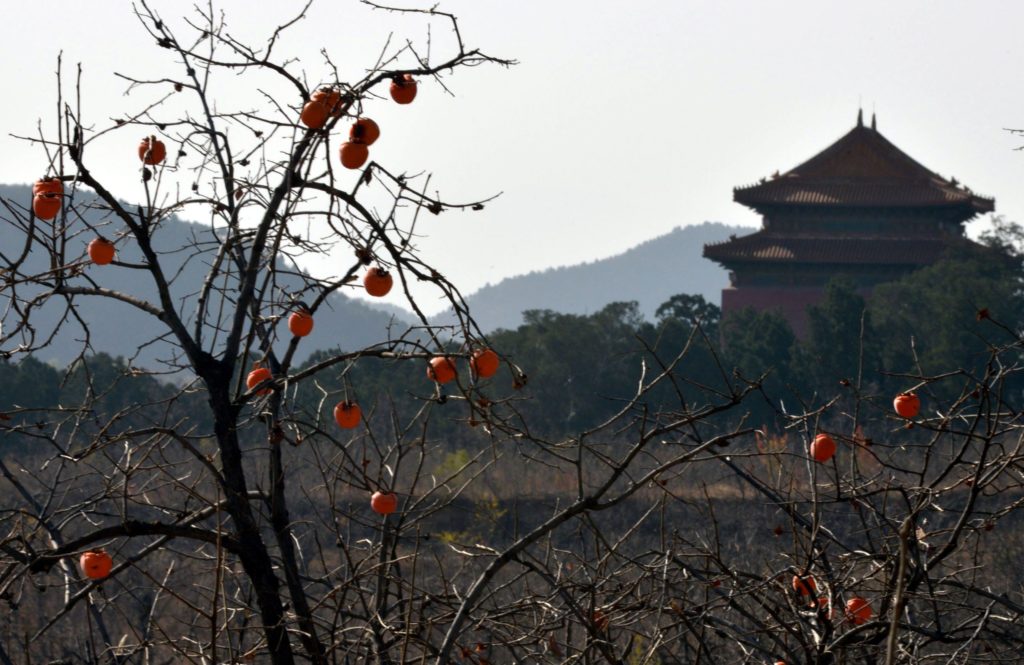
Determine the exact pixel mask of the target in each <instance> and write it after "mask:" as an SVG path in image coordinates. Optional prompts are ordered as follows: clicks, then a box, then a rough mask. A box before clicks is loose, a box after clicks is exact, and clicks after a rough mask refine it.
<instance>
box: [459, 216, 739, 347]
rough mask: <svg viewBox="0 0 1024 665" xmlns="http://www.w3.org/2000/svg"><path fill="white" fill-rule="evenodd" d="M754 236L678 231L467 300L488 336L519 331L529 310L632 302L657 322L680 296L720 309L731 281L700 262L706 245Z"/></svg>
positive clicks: (723, 229)
mask: <svg viewBox="0 0 1024 665" xmlns="http://www.w3.org/2000/svg"><path fill="white" fill-rule="evenodd" d="M752 231H753V229H751V228H748V227H740V226H726V225H724V224H719V223H717V222H705V223H703V224H700V225H697V226H685V227H676V228H675V229H673V230H672V231H671V232H670V233H667V234H665V235H663V236H659V237H657V238H654V239H653V240H648V241H647V242H645V243H642V244H640V245H637V246H636V247H634V248H632V249H630V250H627V251H625V252H623V253H622V254H619V255H617V256H612V257H609V258H607V259H601V260H599V261H593V262H591V263H583V264H579V265H574V266H568V267H562V268H553V269H550V270H544V271H542V272H531V273H529V274H526V275H520V276H518V277H510V278H508V279H504V280H502V281H501V282H498V283H497V284H494V285H489V286H485V287H484V288H482V289H480V290H479V291H476V292H474V293H472V294H471V295H469V296H468V297H467V299H466V300H467V302H468V303H469V308H470V311H471V312H472V313H473V317H474V318H475V319H476V320H477V323H478V324H479V325H480V327H481V328H482V329H483V330H485V331H491V330H495V329H497V328H510V329H511V328H516V327H518V326H519V325H520V324H521V323H522V313H523V312H524V311H526V310H529V309H550V310H554V311H557V312H563V313H566V314H588V313H593V312H596V311H598V310H600V309H601V308H603V307H604V306H605V305H607V304H608V303H610V302H616V301H628V300H636V301H637V302H638V303H639V304H640V311H641V312H642V313H643V314H644V316H646V317H647V318H648V319H651V320H653V318H654V311H655V310H656V309H657V308H658V305H660V304H662V303H663V302H665V301H666V300H668V299H669V297H671V296H673V295H676V294H678V293H689V294H694V295H702V296H704V298H705V299H706V300H707V301H708V302H713V303H715V304H719V303H720V301H721V291H722V288H723V287H725V286H727V285H728V283H729V279H728V275H727V274H726V271H725V270H723V269H722V268H721V267H720V266H719V265H718V264H716V263H712V262H711V261H708V260H707V259H705V258H703V257H701V252H702V251H703V248H704V244H705V243H711V242H718V241H721V240H726V239H727V238H728V237H729V236H730V235H731V234H736V235H745V234H747V233H750V232H752Z"/></svg>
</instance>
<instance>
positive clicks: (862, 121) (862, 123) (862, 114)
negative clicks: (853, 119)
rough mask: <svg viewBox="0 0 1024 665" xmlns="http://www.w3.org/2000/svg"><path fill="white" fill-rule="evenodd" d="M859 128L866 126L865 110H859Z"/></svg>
mask: <svg viewBox="0 0 1024 665" xmlns="http://www.w3.org/2000/svg"><path fill="white" fill-rule="evenodd" d="M857 126H858V127H863V126H864V109H857Z"/></svg>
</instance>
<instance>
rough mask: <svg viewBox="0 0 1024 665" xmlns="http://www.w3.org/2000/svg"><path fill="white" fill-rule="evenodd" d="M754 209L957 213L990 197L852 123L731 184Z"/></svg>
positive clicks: (983, 207)
mask: <svg viewBox="0 0 1024 665" xmlns="http://www.w3.org/2000/svg"><path fill="white" fill-rule="evenodd" d="M733 198H734V199H735V200H736V201H737V202H739V203H742V204H744V205H747V206H750V207H751V208H754V209H760V208H762V207H765V206H769V207H772V206H780V205H785V206H851V207H886V208H888V207H961V208H963V218H964V219H968V218H970V217H973V216H974V215H975V214H977V213H979V212H991V211H992V210H993V209H994V208H995V202H994V201H993V200H992V199H990V198H985V197H982V196H978V195H976V194H974V193H973V192H971V190H969V189H967V188H965V187H961V186H959V185H958V183H957V182H956V181H955V180H946V179H945V178H943V177H941V176H939V175H938V174H936V173H933V172H932V171H929V170H928V169H927V168H925V167H924V166H922V165H921V164H919V163H918V162H916V161H914V160H913V159H912V158H911V157H909V156H908V155H907V154H906V153H904V152H903V151H902V150H900V149H899V148H897V147H896V146H895V145H893V144H892V143H891V142H890V141H889V140H888V139H886V138H885V137H884V136H882V135H881V134H880V133H879V132H878V131H877V130H875V129H874V128H869V127H864V126H863V125H859V124H858V125H857V126H856V127H854V128H853V129H852V130H850V131H849V132H848V133H847V134H846V135H845V136H843V137H842V138H840V139H839V140H838V141H836V142H835V143H833V144H832V145H830V146H829V147H827V148H825V149H824V150H822V151H821V152H820V153H818V154H817V155H815V156H814V157H812V158H811V159H809V160H807V161H806V162H804V163H803V164H800V165H799V166H797V167H796V168H794V169H792V170H790V171H787V172H786V173H784V174H782V175H779V176H776V177H774V178H773V179H771V180H764V181H762V182H760V183H758V184H755V185H750V186H747V187H738V188H736V189H734V190H733Z"/></svg>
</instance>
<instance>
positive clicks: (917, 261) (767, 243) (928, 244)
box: [704, 231, 977, 266]
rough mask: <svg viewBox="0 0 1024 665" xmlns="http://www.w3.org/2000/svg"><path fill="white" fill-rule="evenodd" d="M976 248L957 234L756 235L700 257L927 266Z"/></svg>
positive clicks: (730, 260) (734, 260)
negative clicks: (961, 250) (958, 250)
mask: <svg viewBox="0 0 1024 665" xmlns="http://www.w3.org/2000/svg"><path fill="white" fill-rule="evenodd" d="M961 246H963V247H967V246H970V247H976V246H977V245H976V244H975V243H974V242H972V241H970V240H968V239H967V238H964V237H963V236H960V235H949V234H943V235H938V236H934V237H927V236H926V237H922V236H912V237H910V236H908V237H898V236H897V237H894V236H891V235H877V236H876V235H863V234H857V235H845V236H844V235H834V234H831V235H810V234H799V235H794V234H783V233H775V232H771V231H757V232H755V233H751V234H750V235H746V236H741V237H738V238H735V237H734V238H731V239H730V240H726V241H723V242H719V243H714V244H710V245H705V246H704V256H705V257H706V258H708V259H711V260H712V261H717V262H719V263H722V264H736V263H746V262H756V263H759V264H762V265H763V264H768V263H778V264H793V263H811V264H832V265H836V266H840V265H906V266H926V265H931V264H932V263H935V262H936V261H938V260H939V259H940V258H942V256H943V254H944V253H945V252H946V251H947V250H949V249H952V248H956V247H961Z"/></svg>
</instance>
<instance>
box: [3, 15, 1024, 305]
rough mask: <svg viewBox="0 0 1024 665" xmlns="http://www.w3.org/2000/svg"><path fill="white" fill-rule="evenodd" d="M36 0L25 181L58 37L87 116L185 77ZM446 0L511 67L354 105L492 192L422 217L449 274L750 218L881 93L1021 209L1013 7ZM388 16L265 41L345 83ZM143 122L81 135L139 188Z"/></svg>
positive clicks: (12, 99)
mask: <svg viewBox="0 0 1024 665" xmlns="http://www.w3.org/2000/svg"><path fill="white" fill-rule="evenodd" d="M301 4H302V3H299V2H289V1H285V0H281V1H278V2H275V3H263V2H256V3H254V2H252V1H251V0H249V1H248V2H243V1H242V0H231V1H227V2H218V3H217V5H216V6H217V7H219V8H220V9H222V10H223V12H224V14H225V16H226V18H227V22H228V25H229V28H230V31H231V32H232V33H233V34H234V35H236V36H237V37H239V38H241V39H242V40H249V41H251V42H254V43H255V42H259V41H261V40H263V39H264V38H265V37H266V36H267V35H268V34H269V31H270V30H272V28H273V27H274V26H276V25H277V23H278V22H280V21H282V20H284V19H286V18H290V17H291V16H292V15H293V14H294V13H295V11H296V10H297V8H299V7H301ZM431 4H433V2H420V3H416V2H414V1H411V2H410V4H409V5H407V6H421V7H425V6H430V5H431ZM151 5H152V6H153V7H155V8H157V10H158V11H159V12H160V13H161V14H162V15H163V17H164V18H165V19H166V20H168V21H169V23H170V24H171V25H172V26H175V29H176V30H178V31H179V32H184V30H183V29H182V28H180V16H181V14H182V12H183V11H186V10H188V8H190V7H191V6H192V3H191V2H184V1H180V0H159V1H156V0H155V1H154V2H153V3H151ZM46 6H47V10H46V13H45V16H46V18H45V19H41V18H40V14H39V10H38V9H35V8H33V7H32V6H31V5H30V4H29V3H11V2H5V3H4V10H5V15H4V22H3V24H2V25H0V56H2V58H3V62H4V63H5V67H4V70H3V76H4V87H5V89H6V95H5V97H6V103H5V104H4V105H3V106H2V107H0V119H2V123H3V126H4V127H5V128H6V132H5V135H4V136H3V137H0V155H3V157H2V159H0V182H8V183H13V182H29V181H31V180H34V179H35V178H36V177H38V175H40V174H41V173H42V171H43V169H44V168H45V159H44V156H43V154H42V152H41V150H40V149H39V148H38V147H37V146H32V145H28V144H26V143H25V142H21V141H17V140H15V139H13V138H11V136H10V134H21V135H31V134H33V133H36V132H37V122H38V121H39V120H40V119H42V120H43V128H44V129H45V130H46V131H50V130H51V129H52V127H53V115H54V113H53V111H54V108H55V104H56V88H55V85H54V81H55V78H54V75H53V72H54V70H55V64H56V56H57V53H58V51H59V50H61V49H63V51H64V62H65V68H66V69H68V70H70V69H71V68H73V66H74V65H75V64H76V63H79V62H80V63H82V66H83V75H82V80H83V96H82V101H83V107H84V110H85V117H86V119H87V120H88V121H90V122H92V123H94V126H95V127H97V128H98V127H104V128H105V127H108V126H109V125H110V120H111V118H114V117H118V116H121V115H123V114H124V113H125V112H127V111H129V110H133V109H138V108H140V107H141V106H143V105H145V104H146V103H148V102H150V101H153V100H155V99H157V98H158V97H159V94H157V92H156V91H155V90H152V89H148V90H140V91H136V92H133V93H132V94H130V95H128V96H126V95H125V91H126V87H127V86H126V84H125V82H124V81H123V80H120V79H118V78H116V77H115V76H114V72H115V71H116V72H121V73H125V74H130V75H135V76H139V77H145V78H159V77H160V76H164V75H168V76H175V77H179V78H180V72H179V68H178V66H176V65H175V63H174V62H173V59H172V58H171V53H170V52H169V51H167V50H163V49H160V48H158V47H156V46H155V44H154V43H153V40H152V39H151V38H150V37H149V36H148V35H147V34H146V33H145V32H144V31H143V30H142V29H141V28H140V26H139V25H138V22H137V21H136V19H135V18H134V16H133V14H132V9H131V5H130V3H128V2H115V1H112V0H103V1H102V2H100V1H97V2H79V1H71V0H51V2H49V3H47V5H46ZM440 7H441V9H446V10H448V11H451V12H453V13H455V14H456V15H458V16H459V18H460V20H461V28H462V32H463V36H464V39H465V41H466V42H467V44H468V45H469V46H478V47H480V48H482V49H484V50H485V51H487V52H488V53H490V54H493V55H496V56H500V57H506V58H514V59H516V60H518V61H519V62H520V64H519V65H517V66H515V67H513V68H511V69H503V68H500V67H496V66H484V67H480V68H478V69H474V70H461V71H457V72H456V73H455V75H454V76H452V77H449V78H448V79H447V80H446V82H447V84H448V85H449V87H450V89H451V92H452V93H454V96H449V95H447V94H446V93H445V92H444V91H443V90H442V89H441V88H440V87H439V86H437V85H435V84H432V83H430V82H424V83H423V85H421V87H420V94H419V96H418V97H417V99H416V101H415V102H414V103H413V104H412V105H410V106H408V107H399V106H397V105H395V104H393V103H391V102H390V100H387V101H383V100H382V101H377V102H372V103H371V104H370V105H369V106H368V108H367V115H369V116H371V117H373V118H374V119H375V120H377V122H378V123H379V124H380V125H381V128H382V137H381V139H380V141H379V142H378V144H377V145H375V146H374V148H373V149H372V156H373V158H374V159H376V160H377V161H379V162H381V163H382V164H384V165H385V166H387V167H388V168H390V169H392V170H394V171H396V172H403V171H404V172H409V173H415V172H421V171H427V172H429V173H431V174H432V176H431V182H430V184H431V189H432V190H433V189H436V190H438V191H440V192H441V194H442V195H444V196H445V197H447V198H448V199H453V200H466V199H473V198H477V197H485V196H489V195H491V194H494V193H497V192H503V195H502V196H501V197H500V198H499V199H498V200H497V201H495V202H494V203H492V204H490V205H489V206H488V207H487V208H486V210H484V211H483V212H478V213H459V212H446V213H444V214H442V215H440V216H438V217H433V216H427V217H426V218H423V219H422V220H421V222H420V225H419V230H420V231H421V233H422V234H423V236H424V237H422V238H421V239H420V240H419V245H420V247H421V248H422V251H423V252H424V254H425V257H426V258H427V259H428V260H429V261H432V262H434V263H435V264H437V265H438V266H439V267H440V269H441V270H442V272H444V273H445V274H446V275H447V276H448V277H450V278H451V279H452V280H453V281H454V282H455V283H456V285H457V286H459V287H460V288H461V289H462V290H463V292H464V293H469V292H471V291H473V290H475V289H477V288H479V287H480V286H483V285H484V284H485V283H488V282H491V283H493V282H496V281H499V280H500V279H502V278H504V277H507V276H510V275H514V274H519V273H523V272H528V271H530V270H536V269H543V268H545V267H549V266H556V265H567V264H572V263H578V262H581V261H587V260H593V259H596V258H601V257H605V256H609V255H612V254H616V253H619V252H621V251H623V250H625V249H628V248H629V247H632V246H633V245H636V244H638V243H640V242H642V241H644V240H647V239H649V238H652V237H655V236H657V235H660V234H663V233H666V232H668V231H670V230H671V229H672V228H673V227H675V226H679V225H687V224H694V223H700V222H702V221H705V220H713V221H721V222H726V223H733V224H744V225H748V226H755V225H757V224H758V223H759V219H758V218H757V217H756V216H755V215H754V214H753V213H752V212H750V211H748V210H747V209H745V208H743V207H742V206H739V205H738V204H735V203H733V202H732V188H733V187H735V186H738V185H744V184H749V183H752V182H754V181H756V180H757V179H759V178H760V177H762V176H766V175H768V174H770V173H771V172H772V171H774V170H776V169H780V170H783V171H785V170H786V169H789V168H791V167H793V166H795V165H796V164H797V163H799V162H801V161H803V160H804V159H806V158H808V157H810V156H812V155H813V154H815V153H816V152H818V151H819V150H821V149H822V148H824V147H826V146H827V145H828V144H830V143H831V142H832V141H834V140H835V139H837V138H838V137H839V136H841V135H842V134H844V133H845V132H846V131H848V130H849V129H850V128H851V127H852V126H853V124H854V121H855V118H856V113H857V108H858V105H862V106H863V108H864V110H865V116H866V117H870V114H871V112H872V110H874V111H876V112H877V114H878V126H879V130H880V131H881V132H882V133H883V134H885V135H886V136H887V137H888V138H889V139H890V140H891V141H893V142H894V143H895V144H896V145H898V146H900V147H901V148H902V149H903V150H905V151H906V152H907V153H909V154H910V155H911V156H912V157H914V158H915V159H917V160H918V161H920V162H921V163H923V164H924V165H925V166H927V167H928V168H930V169H932V170H934V171H936V172H938V173H940V174H942V175H943V176H946V177H949V176H951V175H953V176H956V177H957V178H958V179H959V180H960V181H962V182H964V183H966V184H967V185H968V186H970V187H971V188H972V189H973V190H974V191H975V192H978V193H981V194H984V195H988V196H994V197H995V199H996V210H997V212H998V213H1001V214H1004V215H1006V216H1007V217H1008V218H1010V219H1014V220H1018V221H1022V222H1024V189H1022V188H1021V187H1020V182H1021V179H1022V175H1024V153H1021V152H1017V151H1016V148H1018V147H1020V146H1022V145H1024V139H1020V138H1017V137H1015V136H1013V135H1011V134H1010V133H1009V132H1007V131H1006V128H1010V127H1024V85H1022V81H1021V79H1022V78H1024V73H1022V71H1021V68H1020V63H1022V62H1024V57H1022V56H1024V40H1021V39H1020V37H1019V35H1018V34H1017V33H1018V32H1019V29H1020V25H1022V19H1024V3H1021V2H1017V1H1006V2H985V3H977V2H971V3H967V2H961V3H954V2H923V1H922V2H912V1H904V2H892V0H883V1H878V0H871V1H861V2H857V3H846V2H842V3H840V2H822V1H821V0H814V1H806V2H786V1H783V0H780V1H777V2H763V1H762V0H756V1H749V2H724V1H722V0H714V1H708V2H703V1H700V2H697V1H691V0H673V1H659V2H654V1H649V2H642V1H638V2H633V3H625V2H616V3H611V2H598V1H595V0H586V1H584V0H579V1H577V0H559V1H557V2H539V1H533V0H530V1H527V0H522V1H519V2H509V1H508V0H459V1H457V2H444V1H442V2H441V3H440ZM254 8H258V11H254ZM441 27H443V26H442V24H435V25H434V29H433V33H432V37H433V44H432V48H433V52H434V53H435V54H437V55H439V56H440V55H442V54H444V53H447V52H448V51H447V50H446V49H448V48H450V44H451V42H450V37H449V35H448V33H447V32H446V31H444V30H440V28H441ZM392 33H393V39H397V40H406V39H409V40H412V41H414V42H418V43H419V44H421V45H422V44H423V43H424V39H425V37H426V36H427V29H426V23H425V22H424V21H422V20H419V19H409V18H398V17H396V16H395V15H393V14H388V13H385V12H381V11H373V10H371V9H370V8H368V7H366V6H364V5H360V4H358V3H357V2H355V1H354V0H352V1H349V0H319V2H316V3H314V7H313V8H312V9H311V10H310V12H309V15H308V18H307V19H306V20H304V21H302V22H301V23H300V24H299V25H296V26H295V27H294V28H293V29H292V30H291V31H289V32H288V33H286V36H285V37H284V39H283V40H282V42H281V44H280V45H279V47H278V49H279V51H278V58H279V59H284V58H289V59H297V62H296V63H295V64H294V65H293V66H294V67H296V68H297V70H298V71H302V72H304V73H305V74H306V76H307V77H308V78H309V80H310V81H319V80H322V79H324V78H327V76H328V69H327V67H326V66H325V64H324V61H323V58H322V56H321V55H320V49H321V48H326V49H327V51H328V53H329V54H330V55H331V58H332V60H333V61H334V62H335V63H336V64H337V65H338V67H339V69H340V70H341V72H342V75H343V77H348V78H350V79H358V78H359V77H360V76H361V74H362V72H363V71H364V69H365V68H366V67H369V66H371V65H372V63H373V61H374V59H375V58H376V57H377V55H378V53H379V52H380V50H381V48H382V47H383V45H384V44H385V41H386V40H387V38H388V36H389V34H392ZM264 81H265V79H261V80H260V81H259V82H250V81H248V80H247V79H245V78H244V77H238V78H234V79H231V80H227V81H225V82H224V84H223V89H224V95H223V97H222V98H221V99H222V101H221V102H219V103H222V104H223V105H224V106H225V107H233V108H245V107H249V106H253V105H258V104H261V103H262V102H261V100H262V99H263V97H262V94H263V92H264V91H265V90H266V91H270V90H273V88H272V87H271V88H265V87H264V86H263V83H264ZM267 85H271V84H269V83H268V84H267ZM272 94H274V95H276V94H277V93H276V92H272ZM281 94H282V95H287V94H288V93H287V91H284V92H282V93H281ZM292 95H293V96H294V97H296V98H297V95H295V94H294V92H293V93H292ZM280 101H282V102H283V103H288V104H295V103H297V102H298V100H297V99H292V98H287V97H286V98H284V99H281V100H280ZM139 134H140V132H139V131H138V130H137V129H133V128H128V129H127V130H122V131H118V132H113V133H111V134H109V135H107V136H106V137H104V138H103V139H102V140H101V142H99V143H98V144H97V145H96V146H95V147H94V148H93V149H91V151H90V153H89V159H90V161H91V162H92V165H93V166H92V170H93V171H94V172H95V173H96V174H97V175H98V176H99V177H100V178H102V179H106V180H107V181H109V182H110V183H112V185H113V188H114V191H115V192H116V193H117V194H118V195H119V196H121V197H123V198H125V199H132V198H135V197H138V196H139V195H140V194H141V190H140V185H139V183H138V174H137V168H138V162H137V159H136V157H135V156H134V151H135V146H136V145H137V143H138V140H139V138H140V137H139ZM346 260H347V257H346ZM314 269H315V266H314ZM685 286H686V285H685V284H681V285H680V287H679V290H680V291H685ZM396 302H398V301H396ZM424 304H425V306H426V308H427V309H434V308H435V307H434V304H433V303H432V302H426V303H424Z"/></svg>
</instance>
